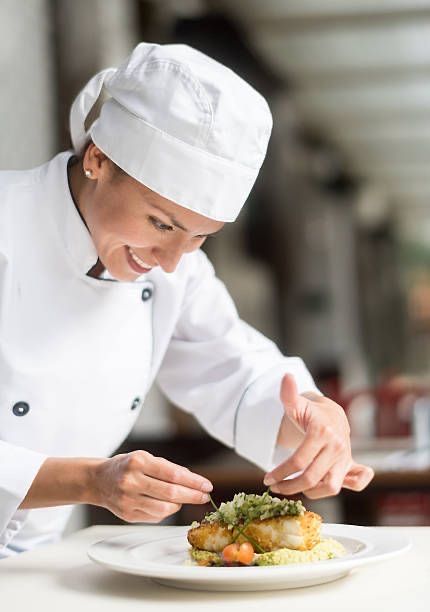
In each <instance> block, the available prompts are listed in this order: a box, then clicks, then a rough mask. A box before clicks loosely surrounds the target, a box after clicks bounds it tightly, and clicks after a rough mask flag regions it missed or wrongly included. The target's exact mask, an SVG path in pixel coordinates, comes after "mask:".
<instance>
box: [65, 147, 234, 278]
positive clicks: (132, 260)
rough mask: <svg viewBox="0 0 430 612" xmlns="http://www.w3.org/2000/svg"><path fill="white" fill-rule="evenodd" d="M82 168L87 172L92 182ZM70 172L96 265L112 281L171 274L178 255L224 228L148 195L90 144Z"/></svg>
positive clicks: (220, 224)
mask: <svg viewBox="0 0 430 612" xmlns="http://www.w3.org/2000/svg"><path fill="white" fill-rule="evenodd" d="M82 168H85V169H86V170H90V171H91V178H86V177H85V176H84V174H83V171H82ZM75 171H76V172H79V178H78V180H79V183H80V188H79V187H78V192H79V193H78V194H77V200H78V206H79V208H80V211H81V214H82V215H83V217H84V219H85V222H86V224H87V226H88V229H89V231H90V233H91V236H92V238H93V241H94V244H95V247H96V249H97V253H98V255H99V259H100V261H101V262H102V263H103V265H104V266H105V268H106V269H107V270H108V271H109V272H110V274H111V275H112V276H113V277H114V278H116V279H117V280H120V281H131V280H134V279H135V278H137V277H138V276H140V275H142V274H145V273H147V272H149V271H150V270H151V269H152V268H154V267H156V266H160V267H161V268H162V269H163V270H164V271H165V272H173V271H174V270H175V268H176V266H177V265H178V263H179V260H180V259H181V257H182V255H184V254H185V253H191V252H192V251H195V250H196V249H198V248H199V247H200V246H201V245H202V244H203V242H204V241H205V240H206V238H207V237H208V236H210V235H213V234H214V233H216V232H218V231H219V230H220V229H221V228H222V227H223V225H224V224H223V223H222V222H220V221H214V220H213V219H208V218H207V217H204V216H202V215H199V214H197V213H195V212H193V211H191V210H188V209H186V208H183V207H182V206H178V205H177V204H175V203H174V202H172V201H171V200H167V199H166V198H163V197H162V196H160V195H158V194H157V193H155V192H154V191H151V190H150V189H148V188H147V187H145V186H144V185H142V184H141V183H139V182H138V181H136V180H135V179H133V178H132V177H130V176H129V175H127V174H125V173H123V172H121V171H120V170H119V169H118V168H117V167H116V166H114V164H112V162H111V161H110V160H109V159H108V158H107V157H106V156H105V155H104V154H103V153H102V152H101V151H100V149H98V148H97V147H96V146H95V145H93V144H91V145H89V147H88V148H87V150H86V152H85V156H84V159H83V164H82V165H81V163H79V164H77V166H76V170H75ZM72 184H73V183H72ZM75 197H76V196H75Z"/></svg>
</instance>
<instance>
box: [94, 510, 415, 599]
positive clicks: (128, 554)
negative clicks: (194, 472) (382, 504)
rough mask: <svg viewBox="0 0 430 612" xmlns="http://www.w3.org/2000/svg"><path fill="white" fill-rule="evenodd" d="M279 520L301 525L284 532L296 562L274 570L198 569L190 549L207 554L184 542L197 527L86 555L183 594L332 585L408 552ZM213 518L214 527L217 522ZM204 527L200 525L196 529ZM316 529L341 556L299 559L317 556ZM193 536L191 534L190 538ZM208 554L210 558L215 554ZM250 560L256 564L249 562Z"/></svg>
mask: <svg viewBox="0 0 430 612" xmlns="http://www.w3.org/2000/svg"><path fill="white" fill-rule="evenodd" d="M220 510H221V507H220ZM304 512H306V510H304ZM279 516H295V518H294V520H295V521H298V522H299V525H298V531H299V533H293V531H294V529H297V524H296V526H295V527H293V525H294V523H293V522H290V523H289V527H288V529H287V530H286V531H287V533H288V531H290V534H289V536H293V535H297V536H298V538H299V539H298V540H290V545H291V542H293V541H294V542H295V544H296V545H297V544H298V548H290V549H289V551H290V552H289V553H288V554H291V555H293V557H294V556H296V555H299V556H301V557H302V558H301V560H300V562H297V560H295V561H294V562H291V560H287V562H286V563H285V562H283V563H282V564H276V565H272V564H271V565H267V564H257V563H255V564H254V563H253V564H251V565H249V566H245V565H244V564H241V563H240V562H239V561H238V560H236V561H232V562H231V563H230V564H228V565H226V566H224V567H223V566H220V565H217V566H213V565H205V566H201V565H199V564H198V562H197V561H196V559H195V558H194V556H193V549H194V550H203V551H204V550H206V549H205V548H200V549H198V548H197V546H191V547H190V544H189V542H188V541H187V539H188V538H189V537H190V534H192V532H193V530H195V529H197V528H198V525H197V524H193V525H192V526H191V528H190V527H189V526H186V527H169V526H166V527H152V526H145V527H141V528H137V529H136V532H131V533H126V534H124V535H120V536H117V537H114V538H109V539H106V540H103V541H101V542H98V543H96V544H94V545H92V546H91V547H90V548H89V550H88V555H89V557H90V559H92V560H93V561H95V562H96V563H99V564H101V565H103V566H104V567H106V568H109V569H111V570H115V571H119V572H124V573H127V574H136V575H139V576H144V577H146V578H151V579H152V580H154V581H156V582H159V583H161V584H165V585H168V586H173V587H178V588H182V589H194V590H206V591H260V590H274V589H289V588H297V587H306V586H312V585H317V584H322V583H325V582H331V581H333V580H337V579H338V578H341V577H343V576H346V575H347V574H348V573H349V572H350V571H351V570H352V569H354V568H358V567H361V566H363V565H367V564H370V563H375V562H379V561H383V560H386V559H388V558H390V557H393V556H395V555H398V554H400V553H402V552H404V551H406V550H408V548H409V546H410V545H409V542H408V540H407V539H406V538H405V537H404V536H401V535H399V534H397V533H393V532H392V531H391V530H386V529H382V528H372V527H358V526H355V525H338V524H322V523H321V522H320V521H319V520H318V519H317V518H315V517H309V518H308V517H307V518H306V519H303V518H302V519H299V518H298V517H300V516H303V515H301V514H299V515H288V514H284V515H279ZM273 518H276V517H266V518H264V519H262V520H263V521H264V520H267V519H273ZM213 519H214V523H216V520H215V519H216V517H213ZM308 522H309V524H308ZM202 524H204V520H203V521H202V523H200V524H199V525H200V526H201V525H202ZM267 524H269V523H267ZM318 524H319V537H320V542H321V541H323V542H324V541H327V540H328V541H331V540H334V541H335V542H336V543H337V545H339V546H340V547H341V548H340V549H339V551H341V554H339V556H336V555H335V556H333V557H331V556H327V557H326V559H325V560H314V559H305V558H304V556H303V555H307V554H309V553H312V551H313V552H315V546H318V543H314V544H313V545H311V544H312V542H314V536H313V535H312V533H315V526H316V525H318ZM197 533H198V532H196V531H194V536H195V535H196V534H197ZM253 533H254V535H258V537H259V538H260V542H261V543H263V541H262V539H261V537H260V536H261V534H258V531H257V534H256V533H255V530H254V532H253ZM274 533H275V534H277V535H276V537H278V536H279V533H277V530H275V531H274ZM200 535H201V536H202V538H203V539H202V540H201V543H202V544H204V545H206V546H207V544H208V541H207V539H204V536H203V532H200ZM249 535H250V533H248V536H249ZM251 537H252V535H251ZM282 537H283V536H282ZM233 538H234V536H233ZM192 539H193V538H192ZM194 542H195V539H194ZM279 542H280V543H284V540H282V539H281V540H279V541H278V543H279ZM222 543H224V542H222ZM234 543H235V542H231V543H230V544H234ZM243 543H244V542H243V541H237V542H236V544H238V545H239V547H240V544H243ZM268 543H269V542H266V544H268ZM230 544H227V545H230ZM272 544H273V542H272ZM309 545H311V546H310V548H306V546H309ZM220 546H221V543H220ZM224 548H225V547H224ZM256 548H257V547H256ZM282 548H287V547H281V548H278V549H277V550H278V551H280V550H282ZM300 548H302V550H300ZM253 549H254V546H253ZM222 550H224V549H222ZM222 550H221V553H220V552H219V551H217V552H215V554H216V555H218V556H219V555H220V554H222ZM317 550H318V549H317ZM207 552H209V553H212V554H214V551H207ZM273 553H275V550H270V551H266V552H264V553H263V552H257V553H256V552H255V549H254V555H259V554H261V555H264V554H269V555H271V554H273ZM301 553H303V555H301ZM257 559H258V557H257ZM254 560H256V559H254V558H253V561H254ZM284 561H285V559H284Z"/></svg>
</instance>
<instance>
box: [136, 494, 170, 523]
mask: <svg viewBox="0 0 430 612" xmlns="http://www.w3.org/2000/svg"><path fill="white" fill-rule="evenodd" d="M180 509H181V504H175V503H172V502H169V501H164V500H160V499H154V498H153V497H148V496H146V495H142V496H141V497H140V503H139V506H137V507H136V508H135V510H139V511H141V512H145V513H146V514H148V515H150V516H153V517H155V518H157V517H158V518H165V517H166V516H170V515H171V514H175V512H178V510H180Z"/></svg>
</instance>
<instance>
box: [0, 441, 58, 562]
mask: <svg viewBox="0 0 430 612" xmlns="http://www.w3.org/2000/svg"><path fill="white" fill-rule="evenodd" d="M46 459H47V455H44V454H42V453H38V452H35V451H32V450H29V449H27V448H22V447H20V446H15V445H13V444H9V443H7V442H2V441H0V550H1V548H2V547H4V546H7V544H8V543H9V542H10V540H11V539H12V538H13V537H14V535H15V534H16V533H17V532H18V531H19V529H20V527H21V526H22V525H23V523H24V519H25V518H26V517H27V511H21V510H18V507H19V505H20V504H21V502H22V500H23V499H24V497H25V496H26V495H27V492H28V490H29V488H30V486H31V483H32V482H33V480H34V479H35V477H36V475H37V473H38V471H39V469H40V467H41V465H42V463H43V462H44V461H45V460H46Z"/></svg>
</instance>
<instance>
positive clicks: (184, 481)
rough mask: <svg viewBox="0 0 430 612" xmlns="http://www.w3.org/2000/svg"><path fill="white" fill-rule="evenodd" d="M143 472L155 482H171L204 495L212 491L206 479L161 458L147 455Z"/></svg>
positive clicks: (210, 484)
mask: <svg viewBox="0 0 430 612" xmlns="http://www.w3.org/2000/svg"><path fill="white" fill-rule="evenodd" d="M144 472H145V474H147V475H148V476H152V477H153V478H156V479H157V480H164V481H165V482H172V483H175V484H179V485H182V486H184V487H189V488H190V489H196V490H198V491H203V492H205V493H209V491H212V489H213V486H212V483H211V482H210V481H209V480H208V479H207V478H204V477H203V476H200V475H199V474H195V473H194V472H191V471H190V470H187V469H186V468H183V467H182V466H181V465H177V464H176V463H172V462H171V461H168V460H167V459H164V458H163V457H154V456H153V455H150V454H149V453H148V457H147V458H146V460H145V469H144Z"/></svg>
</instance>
